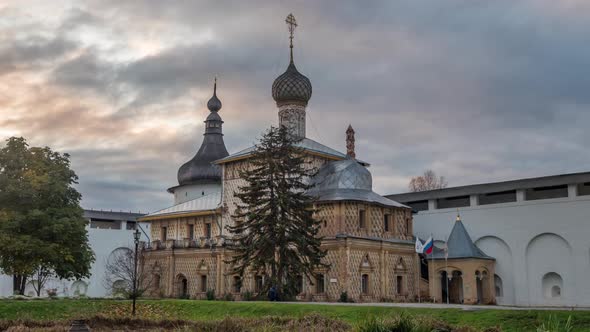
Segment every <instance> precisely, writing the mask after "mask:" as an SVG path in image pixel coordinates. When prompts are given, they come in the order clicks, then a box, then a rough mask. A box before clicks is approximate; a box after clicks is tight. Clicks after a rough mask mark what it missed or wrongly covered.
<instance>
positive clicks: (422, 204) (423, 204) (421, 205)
mask: <svg viewBox="0 0 590 332" xmlns="http://www.w3.org/2000/svg"><path fill="white" fill-rule="evenodd" d="M406 205H407V206H409V207H411V208H412V210H415V211H428V200H425V201H415V202H408V203H406Z"/></svg>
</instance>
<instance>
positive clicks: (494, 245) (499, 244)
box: [475, 235, 516, 304]
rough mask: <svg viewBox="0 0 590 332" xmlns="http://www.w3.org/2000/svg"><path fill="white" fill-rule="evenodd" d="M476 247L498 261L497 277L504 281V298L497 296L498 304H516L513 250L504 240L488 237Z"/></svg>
mask: <svg viewBox="0 0 590 332" xmlns="http://www.w3.org/2000/svg"><path fill="white" fill-rule="evenodd" d="M475 245H476V246H477V247H478V248H479V249H481V250H482V251H483V252H485V253H486V255H488V256H491V257H494V258H495V259H496V269H495V272H496V275H497V276H498V277H499V278H500V280H502V286H503V287H502V296H496V302H497V303H498V304H515V301H516V298H515V294H514V288H515V287H514V267H513V263H512V261H513V258H512V249H511V248H510V246H509V245H508V243H506V241H504V240H503V239H501V238H499V237H497V236H493V235H488V236H483V237H481V238H479V239H477V241H475Z"/></svg>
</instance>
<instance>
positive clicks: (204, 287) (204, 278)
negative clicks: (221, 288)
mask: <svg viewBox="0 0 590 332" xmlns="http://www.w3.org/2000/svg"><path fill="white" fill-rule="evenodd" d="M206 291H207V276H206V275H202V276H201V292H203V293H205V292H206Z"/></svg>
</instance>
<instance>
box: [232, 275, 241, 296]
mask: <svg viewBox="0 0 590 332" xmlns="http://www.w3.org/2000/svg"><path fill="white" fill-rule="evenodd" d="M233 289H234V293H239V292H241V291H242V279H240V277H239V276H234V282H233Z"/></svg>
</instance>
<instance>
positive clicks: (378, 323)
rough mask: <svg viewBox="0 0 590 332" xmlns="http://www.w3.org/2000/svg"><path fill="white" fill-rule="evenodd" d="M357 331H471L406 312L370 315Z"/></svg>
mask: <svg viewBox="0 0 590 332" xmlns="http://www.w3.org/2000/svg"><path fill="white" fill-rule="evenodd" d="M356 331H357V332H431V331H440V332H443V331H463V332H468V331H471V330H470V329H469V328H467V329H465V330H461V329H453V328H451V326H449V325H448V324H446V323H444V322H441V321H438V320H434V319H432V318H427V317H426V318H425V317H419V318H416V317H412V316H410V315H408V314H407V313H405V312H402V314H401V315H399V316H395V317H392V318H385V319H384V318H376V317H370V318H369V319H368V320H367V321H365V322H363V323H361V324H360V325H359V326H357V328H356Z"/></svg>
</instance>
